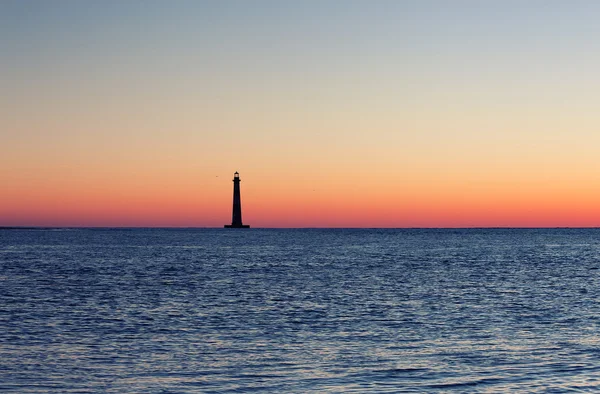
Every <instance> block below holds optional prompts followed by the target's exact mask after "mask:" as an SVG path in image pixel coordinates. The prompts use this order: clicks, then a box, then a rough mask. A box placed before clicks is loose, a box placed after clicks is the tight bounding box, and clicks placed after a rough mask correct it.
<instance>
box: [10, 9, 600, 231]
mask: <svg viewBox="0 0 600 394" xmlns="http://www.w3.org/2000/svg"><path fill="white" fill-rule="evenodd" d="M599 20H600V2H598V1H592V0H590V1H578V0H564V1H552V0H547V1H542V0H539V1H536V0H531V1H522V0H518V1H479V0H473V1H461V0H454V1H447V0H439V1H428V0H414V1H400V0H398V1H395V0H394V1H378V0H373V1H368V0H365V1H327V0H319V1H310V0H303V1H275V0H273V1H260V0H255V1H244V0H239V1H227V0H219V1H177V0H175V1H142V0H139V1H133V0H129V1H94V2H92V1H75V0H73V1H59V0H55V1H34V0H14V1H13V0H5V1H1V2H0V59H1V61H0V92H1V93H0V137H1V138H0V141H1V143H0V226H192V227H222V226H223V224H226V223H229V222H231V199H232V187H233V183H232V178H233V173H234V172H235V171H239V172H240V178H241V180H242V183H241V191H242V208H243V218H244V223H245V224H250V225H251V226H252V227H497V226H500V227H505V226H516V227H539V226H543V227H547V226H550V227H554V226H600V72H599V70H600V23H599V22H598V21H599Z"/></svg>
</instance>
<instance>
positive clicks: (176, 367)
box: [0, 229, 600, 393]
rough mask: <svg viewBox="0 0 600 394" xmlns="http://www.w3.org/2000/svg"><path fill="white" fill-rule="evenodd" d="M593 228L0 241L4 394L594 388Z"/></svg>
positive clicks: (597, 296) (596, 243) (597, 313)
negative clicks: (12, 393)
mask: <svg viewBox="0 0 600 394" xmlns="http://www.w3.org/2000/svg"><path fill="white" fill-rule="evenodd" d="M599 267H600V230H595V229H590V230H583V229H579V230H565V229H549V230H533V229H531V230H525V229H521V230H511V229H494V230H261V229H250V230H225V229H199V230H196V229H190V230H187V229H186V230H173V229H171V230H162V229H135V230H117V229H113V230H99V229H74V230H0V391H6V392H19V393H27V392H36V393H45V392H51V393H67V392H77V393H86V392H113V393H122V392H140V393H141V392H143V393H196V392H204V393H211V392H215V393H216V392H219V393H226V392H244V393H245V392H274V393H275V392H276V393H291V392H303V393H304V392H315V393H316V392H344V393H346V392H378V393H382V392H444V391H450V392H507V391H513V392H514V391H519V392H524V391H525V392H565V391H570V390H572V391H590V390H593V389H594V388H599V387H600V271H599Z"/></svg>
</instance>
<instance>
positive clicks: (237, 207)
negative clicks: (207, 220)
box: [225, 171, 250, 228]
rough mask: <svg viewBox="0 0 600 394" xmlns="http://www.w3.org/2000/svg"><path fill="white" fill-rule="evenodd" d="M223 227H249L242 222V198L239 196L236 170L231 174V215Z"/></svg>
mask: <svg viewBox="0 0 600 394" xmlns="http://www.w3.org/2000/svg"><path fill="white" fill-rule="evenodd" d="M225 228H250V226H249V225H247V224H246V225H244V224H242V199H241V197H240V174H239V173H238V172H237V171H236V172H235V174H233V213H232V215H231V224H226V225H225Z"/></svg>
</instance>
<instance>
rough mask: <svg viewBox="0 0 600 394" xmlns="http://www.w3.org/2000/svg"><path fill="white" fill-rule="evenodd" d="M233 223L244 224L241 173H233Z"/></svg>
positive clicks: (233, 224)
mask: <svg viewBox="0 0 600 394" xmlns="http://www.w3.org/2000/svg"><path fill="white" fill-rule="evenodd" d="M231 225H232V226H241V225H242V198H241V197H240V174H238V173H237V172H236V173H235V174H233V213H232V214H231Z"/></svg>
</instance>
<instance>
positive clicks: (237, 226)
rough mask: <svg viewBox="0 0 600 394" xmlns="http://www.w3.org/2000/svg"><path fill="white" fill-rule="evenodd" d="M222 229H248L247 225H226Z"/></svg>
mask: <svg viewBox="0 0 600 394" xmlns="http://www.w3.org/2000/svg"><path fill="white" fill-rule="evenodd" d="M224 228H250V225H249V224H226V225H225V226H224Z"/></svg>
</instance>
